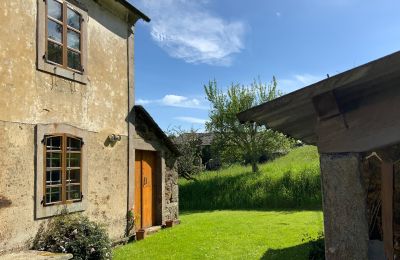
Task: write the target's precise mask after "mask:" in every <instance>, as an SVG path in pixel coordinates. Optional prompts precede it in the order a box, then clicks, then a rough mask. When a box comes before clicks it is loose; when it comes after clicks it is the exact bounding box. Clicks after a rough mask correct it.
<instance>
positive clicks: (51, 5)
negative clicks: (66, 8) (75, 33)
mask: <svg viewBox="0 0 400 260" xmlns="http://www.w3.org/2000/svg"><path fill="white" fill-rule="evenodd" d="M47 3H48V9H47V13H48V15H49V16H51V17H53V18H55V19H57V20H59V21H62V4H60V3H59V2H57V1H55V0H48V2H47Z"/></svg>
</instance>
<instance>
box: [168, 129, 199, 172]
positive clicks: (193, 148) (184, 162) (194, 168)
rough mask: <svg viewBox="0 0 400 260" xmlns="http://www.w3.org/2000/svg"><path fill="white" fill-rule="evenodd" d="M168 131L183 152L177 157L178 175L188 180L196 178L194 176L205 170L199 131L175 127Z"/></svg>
mask: <svg viewBox="0 0 400 260" xmlns="http://www.w3.org/2000/svg"><path fill="white" fill-rule="evenodd" d="M168 132H169V134H168V135H169V137H170V138H171V139H172V140H173V142H174V143H175V144H176V146H177V147H178V149H179V151H180V152H181V156H180V157H178V159H177V167H178V175H179V176H181V177H183V178H185V179H187V180H194V177H193V176H195V175H196V174H198V173H200V172H201V171H202V170H203V164H202V162H201V140H200V138H199V135H198V134H197V131H196V130H194V129H191V130H190V131H189V132H184V131H183V130H181V129H173V130H169V131H168Z"/></svg>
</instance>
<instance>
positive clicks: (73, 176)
mask: <svg viewBox="0 0 400 260" xmlns="http://www.w3.org/2000/svg"><path fill="white" fill-rule="evenodd" d="M80 182H81V170H80V169H72V170H71V169H68V170H67V183H68V184H71V183H75V184H76V183H80Z"/></svg>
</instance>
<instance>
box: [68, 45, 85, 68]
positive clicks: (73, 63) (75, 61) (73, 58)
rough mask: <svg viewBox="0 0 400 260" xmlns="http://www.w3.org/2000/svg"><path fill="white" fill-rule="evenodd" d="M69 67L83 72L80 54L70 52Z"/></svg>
mask: <svg viewBox="0 0 400 260" xmlns="http://www.w3.org/2000/svg"><path fill="white" fill-rule="evenodd" d="M68 67H70V68H71V69H74V70H82V65H81V55H80V54H79V53H77V52H74V51H70V50H68Z"/></svg>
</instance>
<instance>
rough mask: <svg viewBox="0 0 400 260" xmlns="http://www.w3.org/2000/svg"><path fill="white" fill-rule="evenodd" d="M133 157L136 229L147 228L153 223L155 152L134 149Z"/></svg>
mask: <svg viewBox="0 0 400 260" xmlns="http://www.w3.org/2000/svg"><path fill="white" fill-rule="evenodd" d="M135 158H136V159H135V182H136V184H135V217H136V220H137V221H136V229H140V228H148V227H151V226H153V225H154V224H155V203H154V202H155V178H154V173H155V171H156V153H155V152H150V151H136V155H135Z"/></svg>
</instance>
